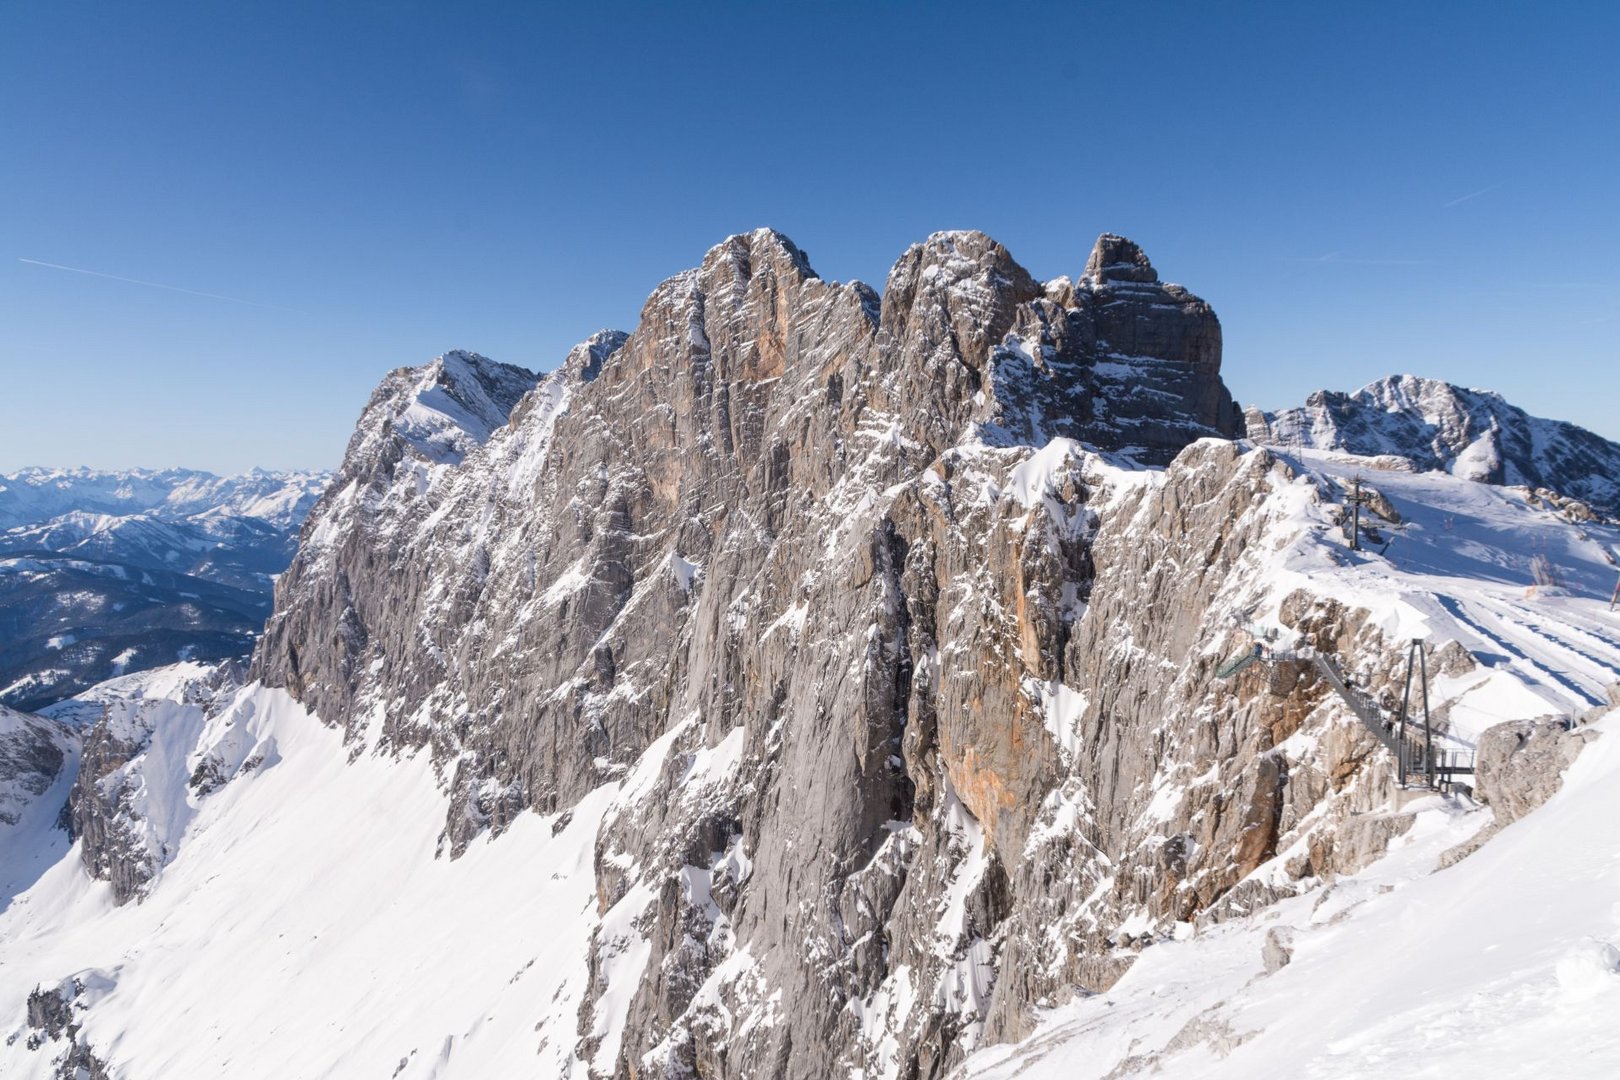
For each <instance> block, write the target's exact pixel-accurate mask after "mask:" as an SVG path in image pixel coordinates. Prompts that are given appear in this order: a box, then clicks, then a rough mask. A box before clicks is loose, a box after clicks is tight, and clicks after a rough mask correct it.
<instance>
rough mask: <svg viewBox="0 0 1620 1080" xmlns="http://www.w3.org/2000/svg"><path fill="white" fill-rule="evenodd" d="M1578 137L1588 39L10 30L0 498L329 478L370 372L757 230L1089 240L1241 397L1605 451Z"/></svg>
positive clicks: (1600, 320)
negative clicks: (1506, 430) (1519, 412)
mask: <svg viewBox="0 0 1620 1080" xmlns="http://www.w3.org/2000/svg"><path fill="white" fill-rule="evenodd" d="M1617 132H1620V4H1616V3H1608V2H1606V3H1590V4H1583V3H1563V4H1556V5H1553V4H1517V5H1508V4H1489V3H1466V4H1464V3H1457V4H1444V3H1423V4H1409V3H1401V4H1387V5H1384V4H1343V5H1331V6H1330V5H1318V4H1286V5H1285V4H1277V5H1258V4H1251V5H1235V4H1222V5H1193V4H1182V3H1165V4H1156V5H1137V4H1121V3H1087V2H1070V3H1061V4H1045V3H1008V4H973V5H949V6H947V5H942V4H931V5H926V6H925V5H920V4H871V5H851V6H844V5H838V4H830V3H817V4H805V5H800V6H798V7H796V8H794V9H793V10H791V11H788V10H783V9H782V8H781V7H779V6H778V5H769V6H767V5H763V4H760V5H736V6H721V5H706V4H668V5H647V6H633V5H618V6H616V5H608V4H583V5H570V6H568V7H562V6H557V7H550V6H542V5H539V4H516V3H513V4H504V5H502V4H476V3H458V4H453V5H452V4H449V3H441V4H425V3H408V2H400V0H390V2H387V3H376V4H366V3H344V4H326V3H313V4H303V3H295V2H280V3H274V4H271V3H256V4H250V3H242V4H236V3H198V4H178V3H165V2H160V0H154V2H150V3H139V4H131V3H102V4H90V3H80V2H71V0H51V2H45V0H39V2H30V0H7V2H6V3H4V4H3V5H0V147H3V151H0V401H3V402H4V405H3V409H0V469H9V468H15V467H18V466H21V465H25V464H44V465H73V464H90V465H95V466H103V467H119V466H130V465H148V466H165V465H179V464H183V465H191V466H196V467H201V468H208V469H213V470H216V471H223V470H237V469H242V468H246V467H248V466H251V465H264V466H270V467H294V466H296V467H315V466H332V465H335V464H336V462H337V460H338V458H339V457H340V455H341V452H342V448H343V445H344V443H345V441H346V440H347V438H348V435H349V431H350V429H351V427H352V425H353V422H354V419H355V417H356V416H357V415H358V413H359V410H360V408H361V407H362V405H363V404H364V402H365V399H366V397H367V395H368V394H369V392H370V389H371V387H372V386H373V385H374V384H375V383H376V382H377V380H378V379H379V377H380V376H381V375H382V374H383V373H384V372H385V371H387V370H388V369H390V368H393V367H397V366H400V365H405V364H415V363H421V362H423V361H426V360H428V359H431V358H432V357H433V356H435V355H436V354H438V353H440V352H443V351H445V350H446V349H449V348H469V349H475V350H477V351H480V352H483V353H485V354H487V355H489V356H493V357H495V358H496V359H500V360H506V361H510V362H513V363H518V364H522V365H525V366H528V367H532V368H537V369H546V368H550V367H553V366H555V365H556V363H557V362H558V361H559V360H560V359H561V357H562V356H563V354H564V353H565V352H566V350H567V349H568V347H569V346H570V345H571V344H572V343H573V342H575V341H577V340H579V339H580V338H582V337H584V336H585V335H586V334H588V333H590V332H591V331H593V330H595V329H597V328H599V327H602V326H617V327H623V328H625V329H630V328H632V327H633V325H634V322H635V319H636V315H637V313H638V311H639V310H640V307H641V303H642V301H643V299H644V298H645V296H646V294H647V293H648V292H649V291H650V289H651V288H652V287H653V286H654V285H655V284H656V283H657V282H658V281H659V280H661V279H662V278H664V277H666V276H668V275H669V274H671V273H674V272H675V271H677V270H680V269H682V268H683V267H687V266H690V265H694V264H695V263H696V262H697V261H698V260H699V259H700V258H701V257H702V254H703V252H704V251H705V250H706V249H707V248H708V247H709V246H711V245H712V244H714V243H715V242H717V241H719V240H720V239H721V238H723V237H724V236H726V235H727V234H729V233H732V232H737V231H741V230H746V229H749V228H753V227H755V226H758V225H770V226H773V227H775V228H778V229H781V230H783V231H784V232H786V233H787V234H788V235H790V236H792V237H793V238H794V239H795V240H796V241H797V242H798V243H799V244H800V245H801V246H802V247H804V248H805V249H806V250H807V251H808V252H809V253H810V257H811V260H812V262H813V263H814V264H815V266H816V268H817V270H818V271H819V272H820V273H821V274H822V275H823V276H824V277H828V278H835V279H840V280H847V279H849V278H857V277H858V278H861V279H863V280H866V281H869V282H872V283H873V284H875V285H879V286H881V284H882V281H883V278H884V276H885V274H886V272H887V270H888V268H889V266H890V265H891V263H892V262H893V261H894V259H895V258H896V257H898V256H899V254H900V253H901V252H902V251H903V250H904V249H905V247H906V246H907V244H909V243H911V242H913V241H916V240H919V239H921V238H923V237H924V236H926V235H927V234H928V233H930V232H932V231H935V230H938V229H945V228H978V229H983V230H985V231H986V232H988V233H990V234H991V235H992V236H995V237H996V238H997V239H999V240H1001V241H1002V242H1003V243H1005V244H1006V245H1007V246H1008V247H1009V248H1010V249H1011V250H1012V252H1013V254H1014V256H1015V257H1017V258H1018V259H1019V261H1021V262H1022V263H1023V264H1024V265H1025V266H1027V267H1028V268H1029V269H1030V270H1031V271H1032V272H1033V273H1035V274H1036V275H1037V276H1039V277H1053V276H1056V275H1058V274H1063V273H1067V274H1071V275H1073V274H1076V273H1078V271H1079V269H1080V267H1081V266H1082V264H1083V261H1084V259H1085V256H1086V253H1087V251H1088V250H1089V247H1090V245H1091V242H1092V240H1093V239H1094V238H1095V237H1096V235H1097V234H1098V233H1099V232H1103V231H1115V232H1121V233H1124V234H1126V235H1129V236H1131V237H1132V238H1134V239H1136V240H1137V241H1138V242H1140V243H1141V244H1142V245H1143V246H1144V248H1146V250H1147V251H1148V254H1149V255H1150V257H1151V258H1152V259H1153V261H1154V263H1155V265H1156V266H1157V267H1158V268H1159V270H1160V272H1161V274H1162V275H1163V276H1164V277H1165V278H1167V279H1168V280H1173V281H1180V282H1182V283H1184V284H1186V285H1188V286H1189V287H1191V288H1192V289H1193V290H1194V291H1195V292H1197V293H1199V294H1200V295H1202V296H1204V297H1205V298H1206V299H1208V300H1209V301H1211V302H1212V303H1213V304H1214V305H1215V308H1216V310H1217V311H1218V312H1219V313H1220V316H1221V319H1222V322H1223V324H1224V326H1225V331H1226V362H1225V373H1226V378H1227V381H1228V383H1229V384H1230V385H1231V387H1232V389H1233V391H1234V393H1235V394H1236V395H1237V396H1238V398H1239V399H1240V400H1242V401H1244V402H1247V403H1254V404H1259V405H1262V406H1266V407H1277V406H1283V405H1288V404H1294V403H1297V402H1299V401H1300V400H1301V399H1302V398H1303V397H1304V396H1305V394H1306V393H1308V392H1309V391H1310V390H1311V389H1313V388H1318V387H1330V388H1338V389H1353V388H1355V387H1357V386H1360V385H1362V384H1364V383H1366V382H1368V381H1370V380H1372V379H1374V378H1376V377H1378V376H1380V375H1384V374H1390V373H1394V372H1412V373H1416V374H1424V375H1430V376H1436V377H1440V378H1445V379H1449V380H1451V381H1453V382H1460V383H1463V384H1467V385H1474V386H1485V387H1490V388H1494V389H1499V390H1501V391H1502V392H1503V393H1504V394H1506V395H1507V396H1508V397H1509V399H1510V400H1513V401H1515V402H1516V403H1518V404H1520V405H1522V406H1524V407H1526V408H1528V409H1530V410H1531V411H1532V412H1535V413H1538V414H1541V415H1548V416H1555V417H1560V418H1566V419H1571V420H1575V421H1577V422H1579V423H1582V424H1585V425H1587V426H1589V427H1592V428H1593V429H1595V430H1597V431H1599V432H1601V433H1603V434H1605V435H1608V436H1609V437H1611V438H1616V437H1620V393H1617V391H1620V355H1617V351H1620V350H1617V348H1616V344H1615V343H1616V340H1617V333H1620V318H1616V316H1617V314H1620V212H1617V209H1616V199H1617V197H1620V135H1617ZM24 259H31V260H37V261H41V262H49V263H55V264H59V265H62V266H71V267H76V268H80V269H86V270H94V271H97V272H99V273H101V274H110V275H117V276H119V277H122V278H129V279H135V280H136V281H141V282H149V283H155V284H157V285H165V286H172V287H174V288H170V289H164V288H155V287H151V286H150V285H140V284H134V283H132V282H127V281H120V280H113V279H112V278H107V277H94V276H90V275H87V274H81V273H74V272H70V271H67V270H60V269H54V268H51V267H45V266H40V265H37V263H30V262H23V261H21V260H24ZM176 288H177V289H184V290H191V292H181V291H174V289H176ZM196 293H206V294H214V295H195V294H196ZM224 297H229V298H231V299H224ZM241 301H248V302H250V303H247V302H241Z"/></svg>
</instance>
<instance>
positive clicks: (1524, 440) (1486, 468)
mask: <svg viewBox="0 0 1620 1080" xmlns="http://www.w3.org/2000/svg"><path fill="white" fill-rule="evenodd" d="M1245 419H1246V421H1247V428H1248V430H1247V434H1248V437H1249V438H1251V439H1254V440H1255V441H1257V442H1262V443H1268V444H1272V445H1276V446H1289V447H1314V448H1316V449H1320V450H1345V451H1348V452H1350V453H1352V454H1360V455H1362V456H1365V457H1377V456H1381V455H1391V456H1396V457H1403V458H1406V459H1408V460H1410V461H1412V462H1413V463H1414V464H1415V465H1416V466H1417V467H1418V468H1421V469H1442V470H1444V471H1446V472H1449V473H1452V474H1454V475H1456V476H1462V477H1466V478H1467V479H1470V480H1478V481H1481V482H1483V483H1487V484H1512V485H1517V486H1523V487H1529V488H1531V489H1544V490H1548V491H1551V492H1554V493H1555V494H1558V495H1562V496H1564V497H1565V498H1572V499H1578V500H1580V501H1582V502H1585V503H1587V504H1589V505H1590V506H1591V507H1592V508H1594V509H1596V510H1598V511H1599V512H1601V513H1603V514H1606V515H1608V516H1610V517H1615V516H1617V515H1620V445H1616V444H1615V443H1612V442H1610V441H1609V440H1607V439H1605V438H1603V437H1602V436H1600V435H1594V434H1593V433H1592V432H1590V431H1587V430H1586V429H1584V428H1580V427H1576V426H1575V425H1574V424H1570V423H1565V422H1564V421H1562V420H1543V419H1541V418H1540V417H1535V416H1531V415H1529V414H1528V413H1526V412H1525V411H1524V410H1523V409H1520V408H1518V407H1517V406H1514V405H1511V404H1509V403H1508V402H1507V401H1505V400H1503V398H1502V396H1501V395H1500V394H1496V393H1493V392H1491V391H1489V390H1469V389H1465V388H1463V387H1460V386H1453V385H1452V384H1450V383H1446V382H1440V381H1438V380H1436V379H1421V378H1418V377H1416V376H1412V375H1396V376H1391V377H1389V378H1386V379H1380V380H1378V381H1377V382H1375V383H1372V384H1371V385H1369V386H1364V387H1362V388H1361V389H1360V390H1357V391H1356V392H1355V393H1353V394H1343V393H1338V392H1335V391H1330V390H1323V391H1319V392H1317V393H1315V394H1312V395H1311V396H1310V397H1309V398H1308V399H1307V400H1306V402H1305V405H1304V406H1303V407H1301V408H1294V409H1283V410H1281V411H1279V412H1275V413H1265V412H1261V411H1260V410H1258V409H1250V410H1248V412H1247V413H1246V415H1245Z"/></svg>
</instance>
